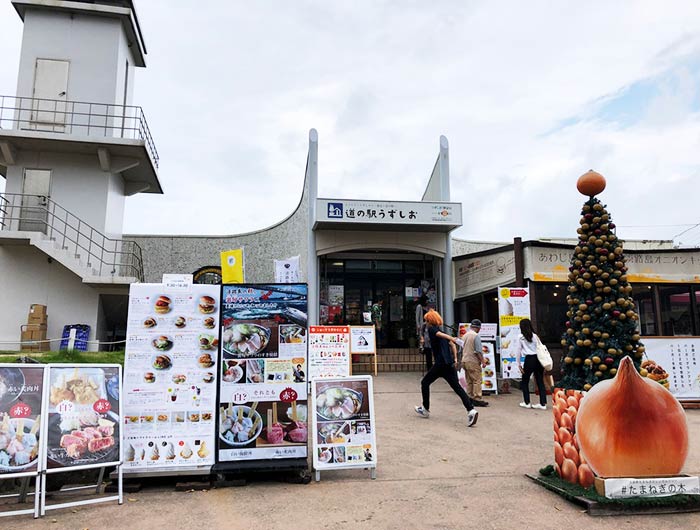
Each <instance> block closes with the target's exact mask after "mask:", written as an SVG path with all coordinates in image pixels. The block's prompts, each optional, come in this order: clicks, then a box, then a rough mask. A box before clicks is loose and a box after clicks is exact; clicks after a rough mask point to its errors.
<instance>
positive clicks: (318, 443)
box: [311, 375, 377, 481]
mask: <svg viewBox="0 0 700 530" xmlns="http://www.w3.org/2000/svg"><path fill="white" fill-rule="evenodd" d="M311 395H312V405H313V414H312V418H313V420H312V432H313V443H312V447H313V466H314V469H315V470H316V480H317V481H318V480H320V479H321V473H320V472H321V471H323V470H327V469H350V468H363V469H367V468H369V469H370V470H371V476H372V478H376V468H377V439H376V424H375V416H374V394H373V389H372V376H369V375H363V376H353V377H343V378H333V379H324V380H312V381H311Z"/></svg>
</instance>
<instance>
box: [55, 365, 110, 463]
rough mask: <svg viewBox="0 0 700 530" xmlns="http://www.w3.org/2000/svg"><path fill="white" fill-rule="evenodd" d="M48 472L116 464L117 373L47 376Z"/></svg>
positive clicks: (74, 371)
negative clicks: (83, 466)
mask: <svg viewBox="0 0 700 530" xmlns="http://www.w3.org/2000/svg"><path fill="white" fill-rule="evenodd" d="M49 373H50V378H49V389H48V391H49V409H48V410H49V415H48V421H47V425H48V428H47V434H46V436H47V455H48V467H49V468H60V467H74V466H81V465H94V464H102V463H110V462H118V461H119V429H120V418H119V398H120V396H119V369H118V368H117V367H99V368H98V367H90V366H80V367H77V366H76V367H71V368H56V367H52V368H51V369H50V371H49Z"/></svg>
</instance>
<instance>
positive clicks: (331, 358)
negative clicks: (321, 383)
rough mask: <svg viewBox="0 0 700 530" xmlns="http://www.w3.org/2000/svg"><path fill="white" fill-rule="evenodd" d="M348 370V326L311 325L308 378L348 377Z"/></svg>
mask: <svg viewBox="0 0 700 530" xmlns="http://www.w3.org/2000/svg"><path fill="white" fill-rule="evenodd" d="M372 327H373V326H372ZM350 372H351V367H350V327H349V326H311V327H310V328H309V379H310V380H313V379H319V378H325V377H348V376H349V375H350Z"/></svg>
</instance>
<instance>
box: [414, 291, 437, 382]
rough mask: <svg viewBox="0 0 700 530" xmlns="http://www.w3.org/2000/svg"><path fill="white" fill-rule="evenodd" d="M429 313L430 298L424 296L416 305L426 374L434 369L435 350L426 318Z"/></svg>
mask: <svg viewBox="0 0 700 530" xmlns="http://www.w3.org/2000/svg"><path fill="white" fill-rule="evenodd" d="M427 312H428V297H427V296H425V295H423V296H421V297H420V298H419V300H418V304H417V305H416V336H417V337H418V342H419V344H420V351H421V353H422V354H423V355H425V370H426V372H427V371H428V370H430V369H431V368H432V367H433V348H432V346H431V345H430V336H429V335H428V325H427V324H426V323H425V320H424V318H423V317H424V316H425V314H426V313H427Z"/></svg>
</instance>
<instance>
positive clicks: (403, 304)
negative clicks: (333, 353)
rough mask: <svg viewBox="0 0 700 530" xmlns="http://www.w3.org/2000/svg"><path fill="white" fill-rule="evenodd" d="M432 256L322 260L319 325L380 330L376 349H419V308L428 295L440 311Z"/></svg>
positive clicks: (358, 256)
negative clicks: (365, 326) (417, 322)
mask: <svg viewBox="0 0 700 530" xmlns="http://www.w3.org/2000/svg"><path fill="white" fill-rule="evenodd" d="M435 261H436V260H435V259H434V258H433V257H432V256H427V255H421V254H413V253H405V254H401V253H392V254H382V253H377V254H366V253H343V254H338V255H331V256H324V257H322V258H321V259H320V276H321V292H320V304H321V307H320V322H321V324H324V325H327V324H347V325H371V324H374V325H375V326H376V327H377V346H379V347H381V348H405V347H414V346H415V345H416V330H415V327H416V324H415V314H416V305H417V303H418V300H419V299H420V296H421V295H422V294H425V295H426V296H427V297H428V299H429V303H431V304H432V305H433V307H437V306H438V296H437V292H438V291H437V289H436V278H435V275H434V271H437V270H439V267H437V265H436V263H435Z"/></svg>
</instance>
